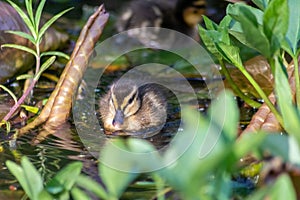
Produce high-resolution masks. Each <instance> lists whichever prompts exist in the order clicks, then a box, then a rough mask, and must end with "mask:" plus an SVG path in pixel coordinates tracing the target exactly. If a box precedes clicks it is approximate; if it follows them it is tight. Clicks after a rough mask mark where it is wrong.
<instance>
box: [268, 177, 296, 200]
mask: <svg viewBox="0 0 300 200" xmlns="http://www.w3.org/2000/svg"><path fill="white" fill-rule="evenodd" d="M267 196H269V199H271V200H282V199H288V200H296V199H297V197H296V191H295V189H294V185H293V183H292V181H291V179H290V177H289V176H288V174H283V175H281V176H279V177H278V178H277V180H276V182H275V184H274V185H273V186H272V188H271V191H270V193H269V194H268V195H267Z"/></svg>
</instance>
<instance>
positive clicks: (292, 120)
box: [275, 58, 300, 144]
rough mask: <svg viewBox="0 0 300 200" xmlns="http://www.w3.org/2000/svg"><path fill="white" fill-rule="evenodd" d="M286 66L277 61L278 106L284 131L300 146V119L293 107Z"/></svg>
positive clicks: (276, 90)
mask: <svg viewBox="0 0 300 200" xmlns="http://www.w3.org/2000/svg"><path fill="white" fill-rule="evenodd" d="M284 70H285V66H284V64H283V63H282V61H281V60H279V59H278V58H276V59H275V92H276V96H277V104H278V105H279V109H280V112H281V114H282V117H283V124H284V129H285V130H286V131H287V132H288V133H289V134H291V135H294V136H295V138H297V141H298V144H300V134H299V133H300V123H299V121H300V117H299V114H298V113H297V109H296V107H295V106H294V105H293V101H292V93H291V88H290V85H289V82H288V78H287V74H286V73H285V71H284Z"/></svg>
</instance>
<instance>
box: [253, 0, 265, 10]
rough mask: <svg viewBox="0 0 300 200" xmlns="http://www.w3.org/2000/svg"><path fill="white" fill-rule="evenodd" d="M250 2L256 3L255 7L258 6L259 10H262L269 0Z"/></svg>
mask: <svg viewBox="0 0 300 200" xmlns="http://www.w3.org/2000/svg"><path fill="white" fill-rule="evenodd" d="M252 2H253V3H254V4H255V5H257V7H259V8H260V9H261V10H264V9H265V8H266V7H267V5H268V3H269V0H252Z"/></svg>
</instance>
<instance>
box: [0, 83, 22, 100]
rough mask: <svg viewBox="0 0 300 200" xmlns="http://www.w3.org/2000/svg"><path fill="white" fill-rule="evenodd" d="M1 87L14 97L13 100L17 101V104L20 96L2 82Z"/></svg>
mask: <svg viewBox="0 0 300 200" xmlns="http://www.w3.org/2000/svg"><path fill="white" fill-rule="evenodd" d="M0 88H2V89H3V90H4V91H6V92H7V93H8V94H9V95H10V96H11V97H12V98H13V100H14V101H15V104H17V102H18V98H17V97H16V95H15V94H14V93H13V92H12V91H11V90H10V89H8V88H7V87H5V86H4V85H1V84H0Z"/></svg>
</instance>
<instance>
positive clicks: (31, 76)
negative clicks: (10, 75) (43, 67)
mask: <svg viewBox="0 0 300 200" xmlns="http://www.w3.org/2000/svg"><path fill="white" fill-rule="evenodd" d="M31 78H33V75H31V74H22V75H19V76H17V78H16V79H17V80H18V81H19V80H22V79H31Z"/></svg>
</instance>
